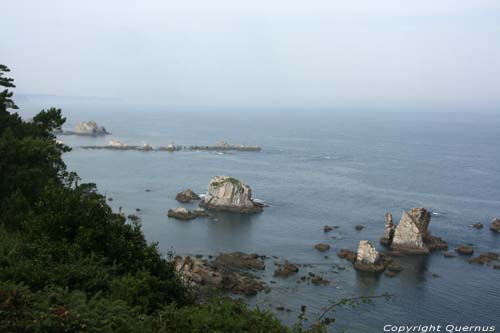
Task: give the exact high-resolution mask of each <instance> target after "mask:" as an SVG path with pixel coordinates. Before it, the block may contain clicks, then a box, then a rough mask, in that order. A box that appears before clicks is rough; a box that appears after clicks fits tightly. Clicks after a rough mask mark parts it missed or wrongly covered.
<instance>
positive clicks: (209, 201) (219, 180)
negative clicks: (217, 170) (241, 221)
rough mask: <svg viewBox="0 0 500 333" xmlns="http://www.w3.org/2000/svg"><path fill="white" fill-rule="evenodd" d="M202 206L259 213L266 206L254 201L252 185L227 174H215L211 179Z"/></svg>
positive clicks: (237, 211)
mask: <svg viewBox="0 0 500 333" xmlns="http://www.w3.org/2000/svg"><path fill="white" fill-rule="evenodd" d="M200 206H202V207H206V208H207V209H212V210H220V211H229V212H236V213H257V212H261V211H262V210H263V208H264V205H263V204H261V203H258V202H255V201H253V199H252V190H251V188H250V186H248V185H247V184H245V183H243V182H242V181H240V180H238V179H235V178H232V177H227V176H215V177H213V178H212V179H211V180H210V183H209V184H208V189H207V192H206V194H205V197H204V198H203V200H202V201H201V202H200Z"/></svg>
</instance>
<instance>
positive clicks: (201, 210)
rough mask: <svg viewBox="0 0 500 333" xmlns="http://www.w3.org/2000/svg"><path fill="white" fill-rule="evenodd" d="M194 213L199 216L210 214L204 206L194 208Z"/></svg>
mask: <svg viewBox="0 0 500 333" xmlns="http://www.w3.org/2000/svg"><path fill="white" fill-rule="evenodd" d="M193 214H194V215H196V216H197V217H199V216H208V215H209V214H208V212H207V211H206V210H205V209H204V208H196V209H194V210H193Z"/></svg>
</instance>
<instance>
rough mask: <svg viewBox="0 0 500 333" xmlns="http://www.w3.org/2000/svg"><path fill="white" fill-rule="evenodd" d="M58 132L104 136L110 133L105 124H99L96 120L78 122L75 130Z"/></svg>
mask: <svg viewBox="0 0 500 333" xmlns="http://www.w3.org/2000/svg"><path fill="white" fill-rule="evenodd" d="M56 134H62V135H85V136H104V135H109V134H111V133H109V132H108V131H107V130H106V128H105V127H104V126H99V125H98V124H97V123H96V122H95V121H93V120H91V121H82V122H79V123H78V124H76V126H75V129H74V131H60V132H59V133H56Z"/></svg>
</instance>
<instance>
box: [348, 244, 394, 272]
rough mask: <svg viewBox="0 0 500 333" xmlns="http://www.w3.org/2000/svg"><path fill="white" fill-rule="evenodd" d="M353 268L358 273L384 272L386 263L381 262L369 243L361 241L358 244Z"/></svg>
mask: <svg viewBox="0 0 500 333" xmlns="http://www.w3.org/2000/svg"><path fill="white" fill-rule="evenodd" d="M353 266H354V268H355V269H357V270H359V271H365V272H383V271H385V268H386V263H385V262H384V261H383V260H381V257H380V255H379V253H378V251H377V250H376V249H375V247H374V246H373V245H372V244H371V243H370V242H369V241H367V240H362V241H360V242H359V246H358V253H357V255H356V260H355V261H354V263H353Z"/></svg>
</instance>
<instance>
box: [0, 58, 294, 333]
mask: <svg viewBox="0 0 500 333" xmlns="http://www.w3.org/2000/svg"><path fill="white" fill-rule="evenodd" d="M8 71H9V69H8V68H7V67H6V66H3V65H0V86H2V87H5V90H3V91H2V92H1V93H0V176H1V177H0V331H1V332H110V331H118V332H209V331H217V332H283V331H286V330H287V329H286V328H285V327H284V326H283V325H282V324H281V323H280V322H279V321H278V320H277V319H276V318H275V317H274V316H273V315H271V314H270V313H268V312H262V311H259V310H258V309H255V310H251V309H248V308H247V307H246V306H244V305H241V304H237V303H235V302H233V301H228V300H217V301H214V302H211V303H210V302H209V303H205V304H203V305H196V304H195V299H194V297H193V296H192V295H191V294H190V292H189V290H187V289H186V287H185V286H184V285H183V284H182V282H181V281H180V280H179V278H178V277H177V275H176V272H175V268H174V265H173V263H171V262H169V261H167V260H165V259H164V258H163V257H162V256H161V255H160V253H159V252H158V249H157V245H156V244H148V243H147V242H146V240H145V238H144V235H143V233H142V231H141V226H140V220H139V219H138V218H136V216H132V215H131V216H130V217H129V219H128V220H127V219H126V218H125V217H124V216H123V215H122V214H117V213H114V212H113V211H112V210H111V208H110V207H109V206H108V205H107V203H106V198H105V197H103V196H102V195H100V194H99V193H98V192H97V190H96V187H95V185H94V184H82V183H81V181H80V179H79V178H78V176H77V175H76V174H75V173H72V172H68V171H67V170H66V165H65V164H64V162H63V160H62V154H63V153H64V152H67V151H69V150H70V149H69V147H67V146H65V145H63V144H58V143H56V140H55V137H54V135H53V134H51V133H52V132H53V131H54V130H56V129H60V128H61V126H62V125H63V123H64V121H65V119H64V118H63V117H62V114H61V110H60V109H56V108H50V109H48V110H42V111H41V112H40V113H38V114H37V115H36V116H35V117H34V118H33V119H31V120H29V121H24V120H22V119H21V117H20V116H19V115H18V114H17V113H14V112H11V111H12V110H15V109H17V106H16V105H15V103H14V102H13V100H12V92H11V91H9V90H8V88H14V87H15V86H14V84H13V80H12V79H10V78H6V77H4V74H5V73H7V72H8Z"/></svg>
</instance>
